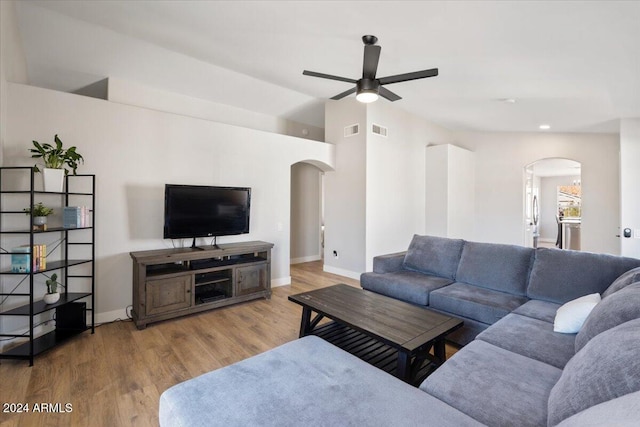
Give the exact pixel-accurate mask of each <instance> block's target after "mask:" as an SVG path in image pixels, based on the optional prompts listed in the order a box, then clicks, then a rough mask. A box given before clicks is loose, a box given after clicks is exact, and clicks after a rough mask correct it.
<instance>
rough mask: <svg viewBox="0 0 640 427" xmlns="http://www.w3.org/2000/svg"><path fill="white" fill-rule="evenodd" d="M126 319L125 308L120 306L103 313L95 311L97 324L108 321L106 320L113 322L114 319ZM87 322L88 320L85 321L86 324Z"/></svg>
mask: <svg viewBox="0 0 640 427" xmlns="http://www.w3.org/2000/svg"><path fill="white" fill-rule="evenodd" d="M118 319H120V320H128V319H129V317H127V309H126V308H120V309H118V310H112V311H107V312H105V313H96V319H95V320H96V325H99V324H101V323H108V322H113V321H114V320H118ZM88 324H89V321H87V325H88Z"/></svg>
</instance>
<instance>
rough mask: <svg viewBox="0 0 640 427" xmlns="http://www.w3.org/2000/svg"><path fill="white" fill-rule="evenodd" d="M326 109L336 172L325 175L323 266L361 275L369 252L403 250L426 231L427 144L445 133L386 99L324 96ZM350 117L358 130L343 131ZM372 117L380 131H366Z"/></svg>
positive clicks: (447, 135)
mask: <svg viewBox="0 0 640 427" xmlns="http://www.w3.org/2000/svg"><path fill="white" fill-rule="evenodd" d="M325 117H326V126H325V133H326V137H327V141H328V142H332V143H335V144H336V172H330V173H327V174H326V176H325V181H326V187H325V199H326V206H325V227H326V228H325V261H324V262H325V269H326V270H328V271H333V272H339V273H341V274H344V275H347V276H350V277H359V274H360V273H362V272H364V271H370V270H371V269H372V266H373V257H375V256H377V255H381V254H385V253H390V252H396V251H402V250H405V249H406V248H407V246H408V244H409V242H410V240H411V237H412V236H413V234H415V233H418V234H422V233H424V227H425V222H424V221H425V220H424V209H425V159H424V152H425V147H426V146H427V145H428V144H429V143H436V144H441V143H446V142H449V138H451V133H450V132H449V131H447V130H446V129H443V128H441V127H439V126H436V125H433V124H431V123H429V122H427V121H425V120H424V119H421V118H417V117H415V116H413V115H411V114H408V113H406V112H405V111H403V110H401V109H399V108H398V107H396V106H394V105H392V104H390V103H388V102H385V101H380V102H376V103H373V104H368V105H365V104H362V103H359V102H358V101H356V100H355V99H354V98H345V99H343V100H340V101H329V102H328V103H327V104H326V110H325ZM354 123H359V124H360V134H359V135H357V136H352V137H348V138H345V137H344V127H345V126H348V125H351V124H354ZM374 123H375V124H377V125H379V126H384V127H386V128H387V130H388V135H387V137H386V138H385V137H382V136H380V135H375V134H373V133H372V131H371V127H372V124H374ZM333 250H338V255H339V258H338V259H336V258H334V257H333ZM345 252H347V253H346V259H345V256H343V254H344V253H345Z"/></svg>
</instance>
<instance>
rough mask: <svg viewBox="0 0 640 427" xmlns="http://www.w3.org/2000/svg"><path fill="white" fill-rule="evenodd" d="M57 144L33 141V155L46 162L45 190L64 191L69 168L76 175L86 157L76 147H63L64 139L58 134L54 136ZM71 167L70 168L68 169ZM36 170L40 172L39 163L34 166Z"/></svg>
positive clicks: (31, 150)
mask: <svg viewBox="0 0 640 427" xmlns="http://www.w3.org/2000/svg"><path fill="white" fill-rule="evenodd" d="M53 140H54V142H55V146H54V145H51V144H49V143H44V144H40V143H39V142H38V141H33V145H34V147H35V148H31V149H30V150H29V151H30V152H31V157H34V158H41V159H42V161H43V162H44V169H43V171H42V176H43V177H44V191H53V192H57V193H61V192H62V188H63V180H64V177H65V175H67V174H69V169H71V171H72V172H73V174H74V175H76V170H77V169H78V165H79V164H80V163H84V158H83V157H82V155H80V153H78V152H76V147H75V146H73V147H69V148H66V149H65V148H63V147H62V141H61V140H60V138H58V135H56V136H55V137H54V138H53ZM67 168H69V169H67ZM34 169H35V171H36V172H40V169H39V168H38V165H35V166H34Z"/></svg>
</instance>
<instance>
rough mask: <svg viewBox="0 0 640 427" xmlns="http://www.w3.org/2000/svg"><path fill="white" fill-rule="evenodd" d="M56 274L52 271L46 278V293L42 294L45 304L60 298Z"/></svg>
mask: <svg viewBox="0 0 640 427" xmlns="http://www.w3.org/2000/svg"><path fill="white" fill-rule="evenodd" d="M57 280H58V275H57V274H56V273H53V274H52V275H51V277H50V278H49V279H47V281H46V284H47V293H46V294H44V302H45V304H53V303H56V302H58V300H59V299H60V293H59V292H58V282H57Z"/></svg>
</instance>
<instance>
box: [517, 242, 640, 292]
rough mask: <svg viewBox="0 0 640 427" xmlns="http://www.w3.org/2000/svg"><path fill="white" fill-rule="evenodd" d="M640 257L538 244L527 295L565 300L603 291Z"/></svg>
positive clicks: (638, 264) (633, 265)
mask: <svg viewBox="0 0 640 427" xmlns="http://www.w3.org/2000/svg"><path fill="white" fill-rule="evenodd" d="M638 266H640V259H635V258H624V257H619V256H614V255H607V254H594V253H590V252H580V251H572V250H560V249H549V248H539V249H536V257H535V261H534V262H533V268H532V269H531V276H530V278H529V287H528V288H527V295H528V296H529V298H531V299H540V300H543V301H550V302H555V303H558V304H564V303H565V302H567V301H571V300H572V299H576V298H578V297H581V296H583V295H588V294H593V293H595V292H598V293H600V294H601V293H602V292H604V290H605V289H606V288H607V287H609V285H610V284H611V282H613V281H614V280H615V279H616V278H617V277H618V276H620V275H621V274H622V273H624V272H625V271H628V270H630V269H632V268H634V267H638Z"/></svg>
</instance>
